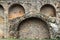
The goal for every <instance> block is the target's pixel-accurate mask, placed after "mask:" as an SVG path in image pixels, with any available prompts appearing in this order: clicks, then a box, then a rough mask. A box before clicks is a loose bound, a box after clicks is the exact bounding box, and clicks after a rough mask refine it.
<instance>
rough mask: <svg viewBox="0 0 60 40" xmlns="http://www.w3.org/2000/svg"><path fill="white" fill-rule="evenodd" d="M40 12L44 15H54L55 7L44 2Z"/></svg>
mask: <svg viewBox="0 0 60 40" xmlns="http://www.w3.org/2000/svg"><path fill="white" fill-rule="evenodd" d="M40 12H41V13H42V14H44V15H46V16H52V17H55V16H56V9H55V7H54V6H52V5H51V4H45V5H43V6H42V7H41V9H40Z"/></svg>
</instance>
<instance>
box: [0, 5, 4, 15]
mask: <svg viewBox="0 0 60 40" xmlns="http://www.w3.org/2000/svg"><path fill="white" fill-rule="evenodd" d="M0 14H2V15H3V14H4V8H3V6H2V5H0Z"/></svg>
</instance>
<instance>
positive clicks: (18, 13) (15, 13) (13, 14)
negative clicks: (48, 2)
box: [8, 4, 25, 19]
mask: <svg viewBox="0 0 60 40" xmlns="http://www.w3.org/2000/svg"><path fill="white" fill-rule="evenodd" d="M24 13H25V9H24V7H23V6H22V5H20V4H13V5H11V7H10V8H9V15H8V18H9V19H15V18H17V17H22V16H24Z"/></svg>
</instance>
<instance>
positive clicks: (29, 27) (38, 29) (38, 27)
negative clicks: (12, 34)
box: [17, 17, 50, 38]
mask: <svg viewBox="0 0 60 40" xmlns="http://www.w3.org/2000/svg"><path fill="white" fill-rule="evenodd" d="M17 31H19V36H20V38H50V32H49V28H48V26H47V24H46V22H44V21H43V20H41V19H40V18H36V17H31V18H27V19H25V20H23V21H22V22H21V23H20V24H19V25H18V29H17Z"/></svg>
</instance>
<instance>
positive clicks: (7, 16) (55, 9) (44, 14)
mask: <svg viewBox="0 0 60 40" xmlns="http://www.w3.org/2000/svg"><path fill="white" fill-rule="evenodd" d="M14 4H17V5H19V6H14V7H12V6H13V5H14ZM46 4H48V5H47V7H46V6H45V7H44V5H46ZM49 5H50V6H49ZM21 6H22V7H21ZM51 6H52V7H51ZM10 7H11V8H10ZM42 7H43V8H42ZM23 8H24V10H23ZM20 10H21V11H20ZM21 12H22V13H21ZM59 14H60V0H17V1H16V0H1V1H0V20H1V21H0V32H1V36H0V37H3V38H8V37H13V38H20V35H21V34H25V33H23V32H26V31H28V29H29V28H28V27H30V22H32V23H31V25H32V26H31V27H32V28H31V30H32V32H31V33H34V31H36V35H39V33H42V35H40V36H37V37H38V38H42V37H43V36H44V35H43V33H45V32H47V29H45V27H44V25H45V23H43V22H41V21H37V19H34V18H33V20H32V19H30V20H31V21H29V20H28V21H26V22H25V23H24V22H23V21H24V20H26V19H28V18H31V17H35V18H39V19H41V20H42V21H44V22H46V23H47V26H46V27H48V29H49V31H48V32H49V33H46V34H47V35H46V36H44V37H43V38H45V37H47V38H48V35H49V34H50V36H49V37H50V38H53V37H56V36H57V35H59V34H60V20H59V19H60V16H59ZM34 20H36V21H34ZM21 22H23V25H20V23H21ZM40 22H41V23H40ZM39 23H40V25H41V26H42V27H41V26H40V25H39ZM35 24H36V26H34V25H35ZM51 24H53V25H51ZM19 25H20V26H19ZM54 25H55V26H54ZM24 26H25V27H24ZM37 26H38V27H40V28H35V27H37ZM56 26H57V27H56ZM18 27H21V29H19V30H18ZM26 27H27V29H25V28H26ZM54 28H58V31H57V32H56V31H55V30H54ZM41 29H43V30H44V31H43V30H42V32H41ZM21 30H22V31H23V32H21ZM37 30H38V31H39V30H40V31H39V33H37ZM28 33H29V34H30V35H32V34H31V33H30V31H29V32H28ZM36 35H35V36H34V38H36ZM23 36H24V35H21V37H23ZM26 36H27V37H28V36H29V35H25V36H24V37H26ZM32 36H33V35H32ZM59 36H60V35H59ZM29 37H31V36H29Z"/></svg>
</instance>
